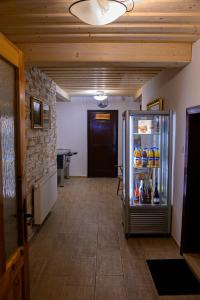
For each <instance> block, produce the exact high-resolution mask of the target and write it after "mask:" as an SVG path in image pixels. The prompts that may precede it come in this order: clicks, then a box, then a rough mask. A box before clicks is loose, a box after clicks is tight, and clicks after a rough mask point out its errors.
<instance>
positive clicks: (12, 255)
mask: <svg viewBox="0 0 200 300" xmlns="http://www.w3.org/2000/svg"><path fill="white" fill-rule="evenodd" d="M24 98H25V89H24V66H23V57H22V53H21V51H19V50H18V49H17V48H16V47H15V46H14V45H13V44H12V43H10V42H9V41H8V40H7V39H6V38H5V37H4V36H3V35H2V34H0V300H28V299H29V276H28V243H27V238H26V222H25V213H26V202H25V187H24V158H25V157H24V140H25V134H24V133H25V99H24Z"/></svg>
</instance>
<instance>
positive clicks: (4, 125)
mask: <svg viewBox="0 0 200 300" xmlns="http://www.w3.org/2000/svg"><path fill="white" fill-rule="evenodd" d="M15 98H16V86H15V68H14V66H12V65H10V64H9V63H8V62H6V61H4V60H3V59H1V58H0V133H1V135H0V160H1V163H0V165H1V169H0V172H1V174H0V176H1V194H2V195H1V198H2V199H3V214H4V239H5V255H6V258H8V257H9V256H10V255H11V254H13V252H14V251H15V250H16V248H17V247H18V226H17V199H16V197H17V193H16V167H15V163H16V162H15V160H16V156H15V105H14V103H15Z"/></svg>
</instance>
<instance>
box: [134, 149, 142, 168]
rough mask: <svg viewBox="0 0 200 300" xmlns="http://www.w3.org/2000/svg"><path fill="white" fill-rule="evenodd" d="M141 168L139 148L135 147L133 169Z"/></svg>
mask: <svg viewBox="0 0 200 300" xmlns="http://www.w3.org/2000/svg"><path fill="white" fill-rule="evenodd" d="M141 166H142V162H141V149H140V148H139V147H135V149H134V168H139V167H141Z"/></svg>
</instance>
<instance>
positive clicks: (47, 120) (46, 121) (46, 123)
mask: <svg viewBox="0 0 200 300" xmlns="http://www.w3.org/2000/svg"><path fill="white" fill-rule="evenodd" d="M43 128H44V129H49V128H51V110H50V106H49V105H48V104H43Z"/></svg>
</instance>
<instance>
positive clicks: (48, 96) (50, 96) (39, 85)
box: [25, 67, 56, 234]
mask: <svg viewBox="0 0 200 300" xmlns="http://www.w3.org/2000/svg"><path fill="white" fill-rule="evenodd" d="M25 75H26V191H27V206H28V212H30V213H31V212H32V196H31V195H32V187H33V185H34V184H35V183H36V182H37V181H38V180H39V179H40V178H42V177H43V176H44V175H46V174H47V173H48V172H51V171H52V169H53V168H56V85H55V83H54V82H53V81H52V80H51V79H50V78H49V77H48V76H47V75H46V74H44V73H43V72H41V71H40V70H39V69H38V68H35V67H34V68H31V67H26V70H25ZM31 96H34V97H36V98H38V99H40V100H42V101H43V103H45V104H48V105H49V106H50V110H51V119H50V125H51V126H50V129H32V128H31V118H30V112H31V109H30V98H31ZM32 232H33V231H32V230H30V234H31V233H32Z"/></svg>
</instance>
